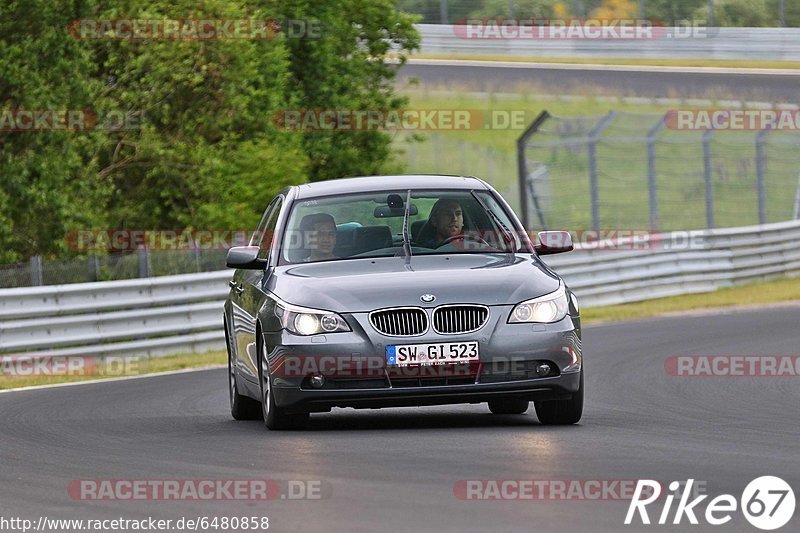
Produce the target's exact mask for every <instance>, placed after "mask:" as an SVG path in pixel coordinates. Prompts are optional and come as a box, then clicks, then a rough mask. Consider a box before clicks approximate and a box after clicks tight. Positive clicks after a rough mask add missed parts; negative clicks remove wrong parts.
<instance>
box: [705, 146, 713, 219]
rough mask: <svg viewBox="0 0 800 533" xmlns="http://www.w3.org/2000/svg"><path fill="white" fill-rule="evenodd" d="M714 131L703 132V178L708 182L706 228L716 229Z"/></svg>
mask: <svg viewBox="0 0 800 533" xmlns="http://www.w3.org/2000/svg"><path fill="white" fill-rule="evenodd" d="M712 135H714V130H706V131H704V132H703V178H704V179H705V182H706V227H707V228H709V229H711V228H713V227H714V183H713V181H712V178H713V175H712V171H711V136H712Z"/></svg>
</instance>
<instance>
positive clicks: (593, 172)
mask: <svg viewBox="0 0 800 533" xmlns="http://www.w3.org/2000/svg"><path fill="white" fill-rule="evenodd" d="M616 116H617V112H616V111H609V112H608V114H607V115H606V116H604V117H603V118H602V119H600V122H598V123H597V126H595V127H594V129H593V130H592V131H591V132H589V144H588V149H589V193H590V195H591V201H592V229H600V192H599V190H598V187H599V186H598V183H597V143H598V141H599V140H600V135H602V133H603V131H604V130H605V129H606V128H607V127H608V126H609V125H611V122H612V121H613V120H614V117H616Z"/></svg>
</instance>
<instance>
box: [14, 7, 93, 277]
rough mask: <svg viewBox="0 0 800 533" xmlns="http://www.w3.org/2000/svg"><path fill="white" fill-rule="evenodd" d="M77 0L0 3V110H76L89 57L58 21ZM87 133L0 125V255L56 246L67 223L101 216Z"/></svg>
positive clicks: (88, 92)
mask: <svg viewBox="0 0 800 533" xmlns="http://www.w3.org/2000/svg"><path fill="white" fill-rule="evenodd" d="M79 5H80V2H77V1H76V2H60V3H54V2H49V1H47V0H20V1H18V2H7V3H5V4H3V5H2V7H0V111H7V112H8V111H10V110H16V109H27V110H44V109H57V110H66V109H83V108H84V107H86V106H87V105H88V104H89V103H90V102H91V100H92V95H94V94H96V93H97V92H98V91H99V88H100V83H99V82H97V81H95V80H92V79H87V78H86V77H84V76H82V75H80V73H84V72H88V71H91V69H92V60H91V55H90V53H89V51H88V50H86V49H85V48H84V47H83V46H82V44H81V43H79V42H77V41H75V40H74V39H72V38H70V37H69V36H68V34H67V31H66V21H67V20H69V19H71V18H76V17H78V16H81V14H82V13H81V10H80V7H79ZM98 138H99V136H98V135H96V134H93V133H74V132H66V131H43V132H24V131H0V261H2V262H10V261H18V260H24V259H27V257H28V256H29V255H34V254H50V253H55V252H57V251H58V250H60V249H61V239H62V237H63V235H64V234H65V233H66V232H67V231H68V230H69V229H70V228H72V227H85V226H86V225H91V224H96V223H100V222H102V214H101V213H98V212H97V210H96V209H94V208H93V206H95V205H97V203H101V204H102V202H103V201H104V197H105V194H106V192H107V189H108V188H107V186H106V183H104V180H103V179H102V178H101V177H100V176H99V175H98V174H97V172H95V170H96V167H93V166H92V165H91V164H90V163H89V162H88V161H87V158H86V154H87V153H88V152H90V151H91V150H92V148H93V147H94V146H96V144H97V141H98Z"/></svg>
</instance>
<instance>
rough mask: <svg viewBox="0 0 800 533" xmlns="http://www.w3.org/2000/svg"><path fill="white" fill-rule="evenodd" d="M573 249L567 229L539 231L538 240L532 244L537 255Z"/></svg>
mask: <svg viewBox="0 0 800 533" xmlns="http://www.w3.org/2000/svg"><path fill="white" fill-rule="evenodd" d="M574 249H575V247H574V246H573V244H572V235H570V234H569V232H568V231H540V232H539V242H538V243H537V244H536V246H534V250H536V253H537V254H539V255H550V254H560V253H562V252H570V251H572V250H574Z"/></svg>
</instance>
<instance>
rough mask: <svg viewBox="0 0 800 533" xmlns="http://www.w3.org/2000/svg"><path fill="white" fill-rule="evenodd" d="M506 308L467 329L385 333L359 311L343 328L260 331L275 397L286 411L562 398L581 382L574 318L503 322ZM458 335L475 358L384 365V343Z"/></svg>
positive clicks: (422, 341) (493, 310) (447, 338)
mask: <svg viewBox="0 0 800 533" xmlns="http://www.w3.org/2000/svg"><path fill="white" fill-rule="evenodd" d="M512 307H513V306H494V307H492V308H491V312H490V316H489V320H488V322H487V323H486V324H485V325H484V326H483V327H482V328H481V329H480V330H478V331H476V332H473V333H468V334H457V335H441V334H437V333H434V332H428V333H426V334H425V335H422V336H418V337H389V336H385V335H382V334H380V333H378V332H377V331H375V330H374V329H373V328H372V326H371V325H370V323H369V320H368V316H367V314H366V313H354V314H349V315H344V317H345V319H346V320H347V321H348V323H349V324H350V325H351V327H352V328H353V331H351V332H346V333H334V334H328V335H318V336H314V337H302V336H297V335H293V334H291V333H289V332H287V331H285V330H281V331H277V332H272V333H265V334H264V339H265V345H266V346H267V351H268V356H267V357H268V360H269V364H270V373H271V375H272V387H273V393H274V395H275V401H276V403H277V404H278V405H279V406H281V407H283V408H285V409H287V410H296V411H327V410H330V408H332V407H355V408H378V407H396V406H411V405H440V404H452V403H481V402H486V401H489V400H492V399H498V398H503V397H518V398H527V399H529V400H552V399H567V398H569V397H570V396H571V394H572V393H574V392H575V391H577V390H578V387H579V384H580V370H581V366H582V353H581V341H580V326H579V321H578V320H575V319H573V318H572V317H570V316H567V317H566V318H564V319H563V320H561V321H559V322H556V323H554V324H508V323H506V321H507V318H508V314H509V313H510V311H511V309H512ZM462 341H477V342H478V347H479V348H478V350H479V355H480V362H479V363H473V364H470V365H466V364H462V365H444V366H438V367H411V368H403V369H397V367H391V366H389V367H387V366H386V362H385V361H386V359H385V353H386V347H387V346H389V345H393V344H417V343H419V344H428V343H441V342H462ZM541 363H546V364H547V365H548V366H549V367H550V372H549V373H547V374H545V375H543V376H542V375H540V374H539V373H537V372H536V369H537V368H538V367H539V365H540V364H541ZM314 374H318V375H322V376H324V377H325V381H324V385H323V386H322V387H319V388H315V387H313V386H312V385H311V384H310V379H309V378H310V376H311V375H314Z"/></svg>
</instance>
